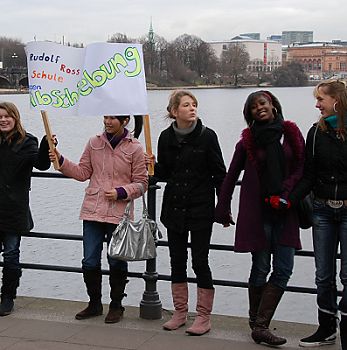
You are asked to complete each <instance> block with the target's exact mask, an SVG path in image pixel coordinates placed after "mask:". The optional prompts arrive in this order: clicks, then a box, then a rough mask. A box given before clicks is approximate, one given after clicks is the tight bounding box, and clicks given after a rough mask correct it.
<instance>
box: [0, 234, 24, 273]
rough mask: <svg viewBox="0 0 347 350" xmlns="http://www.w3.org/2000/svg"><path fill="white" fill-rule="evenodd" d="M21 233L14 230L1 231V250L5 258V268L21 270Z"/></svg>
mask: <svg viewBox="0 0 347 350" xmlns="http://www.w3.org/2000/svg"><path fill="white" fill-rule="evenodd" d="M20 242H21V235H20V234H17V233H12V232H0V251H2V256H3V259H4V268H7V269H12V270H19V271H21V268H20V265H19V254H20V250H19V247H20Z"/></svg>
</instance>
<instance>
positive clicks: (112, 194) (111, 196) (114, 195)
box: [104, 188, 118, 201]
mask: <svg viewBox="0 0 347 350" xmlns="http://www.w3.org/2000/svg"><path fill="white" fill-rule="evenodd" d="M104 193H105V197H106V198H107V199H108V200H110V201H116V200H117V197H118V193H117V191H116V189H115V188H112V189H111V190H109V191H106V190H105V191H104Z"/></svg>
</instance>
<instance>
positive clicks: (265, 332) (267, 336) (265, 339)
mask: <svg viewBox="0 0 347 350" xmlns="http://www.w3.org/2000/svg"><path fill="white" fill-rule="evenodd" d="M283 293H284V289H282V288H279V287H277V286H275V285H273V284H271V283H268V284H266V286H265V287H264V291H263V295H262V298H261V301H260V305H259V309H258V315H257V318H256V321H255V324H254V329H253V331H252V338H253V340H254V341H255V342H256V343H257V344H259V343H266V344H268V345H271V346H277V345H283V344H285V343H286V342H287V340H286V339H285V338H281V337H277V336H276V335H274V334H272V333H271V332H270V330H269V324H270V322H271V320H272V317H273V315H274V313H275V311H276V308H277V306H278V304H279V302H280V300H281V298H282V295H283Z"/></svg>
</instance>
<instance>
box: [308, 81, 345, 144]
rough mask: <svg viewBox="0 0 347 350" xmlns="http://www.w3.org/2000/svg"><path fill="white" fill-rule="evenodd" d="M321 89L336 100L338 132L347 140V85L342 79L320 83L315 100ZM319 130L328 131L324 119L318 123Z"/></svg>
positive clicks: (335, 109) (316, 89)
mask: <svg viewBox="0 0 347 350" xmlns="http://www.w3.org/2000/svg"><path fill="white" fill-rule="evenodd" d="M319 88H321V89H322V90H323V92H324V93H325V94H327V95H329V96H331V97H333V98H335V99H336V104H335V105H334V111H335V113H336V116H337V132H338V134H339V135H340V136H341V137H342V139H343V140H345V139H346V134H347V130H346V125H345V124H346V122H347V120H346V118H347V83H346V82H345V81H344V80H340V79H330V80H325V81H322V82H321V83H319V84H318V85H317V86H316V87H315V89H314V91H313V95H314V97H315V98H317V97H318V95H319ZM318 125H319V128H320V129H321V130H323V131H325V130H326V129H327V127H326V124H325V122H324V118H320V120H319V122H318Z"/></svg>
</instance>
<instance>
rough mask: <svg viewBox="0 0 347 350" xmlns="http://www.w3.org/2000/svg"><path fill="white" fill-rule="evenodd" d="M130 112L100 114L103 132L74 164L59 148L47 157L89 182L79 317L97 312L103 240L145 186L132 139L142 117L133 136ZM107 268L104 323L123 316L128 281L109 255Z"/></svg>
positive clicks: (82, 216) (137, 121)
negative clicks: (83, 295)
mask: <svg viewBox="0 0 347 350" xmlns="http://www.w3.org/2000/svg"><path fill="white" fill-rule="evenodd" d="M129 119H130V117H129V116H104V126H105V131H104V132H103V133H102V134H100V135H96V136H94V137H92V138H91V139H90V140H89V141H88V143H87V145H86V147H85V149H84V152H83V154H82V156H81V159H80V161H79V163H78V164H75V163H73V162H71V161H70V160H68V159H67V158H65V157H63V156H62V155H61V154H60V153H59V152H58V151H57V150H56V151H55V153H54V154H52V153H51V154H50V155H51V156H50V158H51V161H54V160H55V159H58V160H59V164H60V169H59V170H60V171H61V172H62V173H63V174H64V175H66V176H68V177H71V178H74V179H76V180H78V181H86V180H89V184H88V186H87V188H86V189H85V196H84V200H83V204H82V208H81V213H80V219H81V220H83V259H82V269H83V279H84V282H85V284H86V287H87V293H88V296H89V299H90V300H89V303H88V306H87V307H86V308H85V309H84V310H82V311H80V312H79V313H77V314H76V316H75V318H76V319H77V320H83V319H86V318H90V317H94V316H98V315H101V314H102V312H103V310H102V303H101V282H102V274H101V253H102V249H103V242H104V240H105V239H106V242H107V245H108V244H109V242H110V240H111V237H112V232H113V231H114V229H115V228H116V226H117V224H118V223H119V222H120V220H121V218H122V216H123V213H124V209H125V206H126V204H127V201H129V200H131V199H135V198H137V197H140V196H141V195H142V192H143V191H146V190H147V186H148V176H147V169H146V164H145V159H144V150H143V148H142V146H141V144H140V142H139V141H138V140H137V139H136V137H138V135H139V134H140V132H141V129H142V117H141V118H140V117H139V118H135V131H134V136H132V134H131V133H130V132H129V131H128V129H126V128H125V127H126V125H127V124H128V123H129ZM107 260H108V263H109V266H110V279H109V280H110V287H111V292H110V297H111V303H110V306H109V312H108V314H107V316H106V318H105V322H106V323H116V322H119V321H120V319H121V317H122V316H123V312H124V308H123V306H122V303H121V301H122V299H123V297H124V296H125V294H124V290H125V285H126V283H127V279H126V278H127V272H128V266H127V263H126V262H124V261H120V260H117V259H113V258H111V257H110V256H107Z"/></svg>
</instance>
